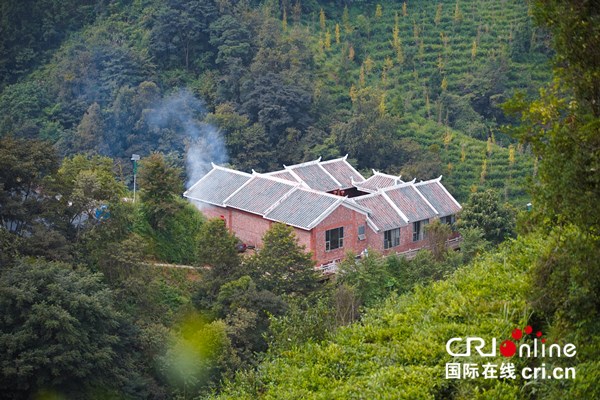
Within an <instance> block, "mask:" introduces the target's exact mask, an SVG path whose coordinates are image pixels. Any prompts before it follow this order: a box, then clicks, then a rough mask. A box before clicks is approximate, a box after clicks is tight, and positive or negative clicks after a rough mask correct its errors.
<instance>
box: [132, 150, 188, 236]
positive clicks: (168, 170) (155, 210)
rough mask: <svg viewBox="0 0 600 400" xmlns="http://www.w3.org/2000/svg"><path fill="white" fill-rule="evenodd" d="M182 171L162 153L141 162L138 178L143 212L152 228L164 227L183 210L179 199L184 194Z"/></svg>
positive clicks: (152, 155) (153, 154) (154, 154)
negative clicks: (169, 219)
mask: <svg viewBox="0 0 600 400" xmlns="http://www.w3.org/2000/svg"><path fill="white" fill-rule="evenodd" d="M181 178H182V171H181V169H179V168H177V167H175V166H174V165H172V164H171V163H169V162H168V161H167V160H166V159H165V157H164V156H163V155H162V154H160V153H152V154H151V155H150V156H148V157H146V158H144V159H143V160H142V161H140V172H139V177H138V179H139V180H138V182H139V187H140V191H141V195H140V197H141V200H142V204H143V210H144V213H145V215H146V218H147V220H148V222H149V223H150V226H151V227H152V228H154V229H157V228H160V227H163V226H164V224H165V221H166V219H167V218H168V217H172V216H173V215H175V213H176V212H177V211H179V210H180V209H181V203H180V202H178V201H177V198H178V197H179V196H180V195H181V193H183V183H182V179H181Z"/></svg>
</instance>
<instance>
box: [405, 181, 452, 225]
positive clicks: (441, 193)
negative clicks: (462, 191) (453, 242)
mask: <svg viewBox="0 0 600 400" xmlns="http://www.w3.org/2000/svg"><path fill="white" fill-rule="evenodd" d="M441 178H442V177H441V176H440V177H439V178H438V179H432V180H430V181H425V182H419V183H417V184H415V186H416V187H417V189H418V190H419V192H421V194H423V196H425V198H426V199H427V201H429V202H430V203H431V205H432V206H433V208H435V209H436V210H437V212H438V213H439V216H440V217H445V216H447V215H452V214H456V213H457V212H459V211H460V210H461V209H462V207H461V206H460V204H458V202H457V201H456V200H455V199H454V197H452V195H451V194H450V193H449V192H448V191H447V190H446V188H445V187H444V186H443V185H442V183H441V182H440V181H441Z"/></svg>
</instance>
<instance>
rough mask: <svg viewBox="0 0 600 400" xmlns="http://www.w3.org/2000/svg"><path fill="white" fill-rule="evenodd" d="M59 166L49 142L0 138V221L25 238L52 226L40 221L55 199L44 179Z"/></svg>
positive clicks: (6, 227)
mask: <svg viewBox="0 0 600 400" xmlns="http://www.w3.org/2000/svg"><path fill="white" fill-rule="evenodd" d="M57 168H58V160H57V157H56V154H55V152H54V149H53V148H52V146H50V145H49V144H48V143H47V142H42V141H39V140H24V139H15V138H13V137H11V136H6V137H3V138H0V225H2V226H3V227H4V228H5V229H6V230H8V231H9V232H11V233H14V234H16V235H17V236H20V237H24V238H25V240H26V241H29V240H30V239H31V238H32V237H33V236H34V231H35V230H36V229H38V228H40V229H41V228H44V227H45V229H46V231H47V230H48V229H50V228H48V227H46V224H43V223H41V222H42V221H43V218H44V217H46V216H47V214H48V212H49V210H50V208H51V202H52V199H51V198H49V197H48V196H46V193H45V191H44V189H45V186H44V180H45V178H46V177H48V176H49V175H51V174H52V173H54V172H55V171H56V169H57ZM40 250H41V249H40Z"/></svg>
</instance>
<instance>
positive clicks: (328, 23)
mask: <svg viewBox="0 0 600 400" xmlns="http://www.w3.org/2000/svg"><path fill="white" fill-rule="evenodd" d="M599 30H600V8H598V7H597V5H596V4H595V2H588V1H577V0H569V1H564V0H560V1H559V0H535V1H531V2H521V1H516V0H515V1H513V0H503V1H492V0H460V1H457V0H453V1H437V0H436V1H433V0H422V1H415V2H408V1H407V2H402V1H400V2H395V1H370V0H354V1H351V0H336V1H333V0H332V1H319V0H281V1H275V0H263V1H258V0H102V1H96V2H93V1H60V0H26V1H16V0H8V1H3V2H0V310H1V311H2V312H1V313H0V393H1V397H2V398H7V399H82V400H83V399H86V400H87V399H104V398H106V399H152V400H169V399H201V398H224V399H226V398H235V399H238V398H241V399H246V398H247V399H254V398H265V399H274V398H282V399H293V398H298V399H300V398H302V399H304V398H315V399H331V398H344V399H345V398H390V399H397V398H401V399H402V398H405V399H415V398H440V399H472V398H481V399H483V398H488V399H513V398H525V399H529V400H541V399H560V400H563V399H571V398H572V399H579V398H585V399H593V398H600V392H599V391H600V388H599V386H598V384H597V382H598V381H599V380H600V362H599V361H598V360H599V358H598V356H599V349H600V339H599V338H600V335H598V332H599V331H600V257H598V255H599V254H600V212H598V204H599V203H600V175H599V174H598V170H599V169H600V141H599V138H600V78H599V77H600V50H599V49H600V32H599ZM346 153H349V160H350V161H351V162H352V163H353V164H354V165H355V166H356V167H357V168H358V169H360V170H361V171H362V172H364V173H365V174H366V175H369V174H370V168H376V169H381V170H384V171H385V172H390V173H395V174H402V175H403V179H412V178H413V177H416V178H419V179H426V178H433V177H437V176H439V175H444V185H446V186H447V187H448V189H449V190H450V192H451V193H452V194H454V195H455V196H456V197H457V198H458V200H459V201H460V202H461V204H462V205H463V209H462V211H461V212H460V214H459V215H457V221H456V223H455V224H452V226H449V225H446V224H442V223H440V222H439V221H432V223H430V224H427V227H426V228H424V234H426V235H427V237H428V243H429V248H428V249H423V250H421V251H419V252H417V253H416V254H415V255H414V258H413V259H410V260H409V259H407V258H405V257H402V256H393V255H392V256H389V257H383V256H381V255H380V254H377V252H376V251H371V249H368V250H369V251H368V252H364V253H363V254H362V255H361V256H360V257H357V256H356V255H355V254H351V253H348V254H347V255H346V258H345V259H344V260H342V261H341V262H340V264H339V265H338V267H339V269H338V273H337V274H336V275H335V276H333V277H329V278H330V279H325V277H324V276H323V275H321V274H320V273H318V272H317V271H316V270H315V265H314V264H315V262H314V259H313V258H312V257H311V255H310V254H308V253H306V251H305V250H306V248H305V247H303V246H301V245H300V244H299V242H298V239H297V238H296V236H295V235H294V230H293V229H292V228H291V227H290V226H286V225H283V224H277V223H274V224H273V225H272V226H271V227H270V229H269V230H268V231H266V233H265V234H264V236H263V238H262V246H261V247H260V248H258V249H247V250H246V251H245V252H239V250H240V245H241V243H240V241H239V239H238V238H237V237H236V236H235V235H234V233H232V232H231V231H230V229H229V228H228V227H227V226H226V224H225V222H224V221H223V220H222V219H219V218H216V219H212V220H208V219H206V218H205V216H204V215H203V214H202V213H201V212H200V211H199V210H198V209H197V208H196V207H195V206H194V205H192V204H190V203H189V202H187V201H186V200H184V199H182V198H181V194H182V193H183V191H184V190H185V188H186V187H187V186H189V184H190V183H191V182H194V180H196V179H198V178H199V177H200V176H201V175H202V174H203V173H204V172H206V170H207V168H210V162H211V161H212V162H215V163H217V164H230V165H231V166H233V167H235V168H237V169H240V170H246V171H250V170H252V169H255V170H256V171H265V170H267V169H275V168H280V167H281V164H284V163H285V164H291V163H295V162H301V161H305V160H309V159H313V158H317V157H319V156H323V157H324V158H331V157H335V156H340V155H344V154H346ZM132 154H139V155H141V160H140V161H139V163H138V164H135V167H134V166H133V165H132V163H131V161H130V157H131V156H132ZM134 170H135V171H136V175H135V176H136V190H135V191H134V192H132V189H133V182H132V179H133V172H134ZM529 201H531V204H529V205H528V207H527V208H525V207H523V205H524V203H526V202H529ZM452 229H456V230H458V231H459V232H460V235H461V236H462V242H461V243H460V251H450V250H449V249H447V248H446V246H445V243H446V239H447V238H448V237H449V235H450V234H451V230H452ZM323 236H324V237H325V238H326V234H325V235H323ZM341 239H343V238H341ZM339 243H343V241H341V240H340V242H339ZM340 246H342V245H341V244H340ZM242 247H243V246H242ZM525 326H527V327H528V328H529V332H528V329H527V328H525ZM530 326H534V327H535V329H536V330H539V332H540V334H539V335H537V332H536V331H534V330H533V329H531V327H530ZM515 328H523V332H525V335H524V336H523V332H521V331H520V330H519V331H518V332H516V331H515ZM542 332H543V335H542ZM536 335H537V336H536ZM456 336H459V337H467V336H481V337H482V338H486V339H487V338H490V337H497V338H499V339H500V338H509V337H512V338H514V339H515V340H517V337H519V338H522V339H523V342H528V343H530V342H531V341H533V340H536V337H537V338H540V341H542V339H541V337H542V336H543V340H546V339H547V340H548V341H549V344H550V342H551V343H560V344H564V343H571V344H574V346H575V347H576V354H575V355H574V356H573V357H570V356H569V357H562V358H545V357H543V356H542V357H537V356H533V357H520V355H519V357H518V358H517V357H514V358H510V360H512V361H513V362H514V364H515V365H516V367H517V368H525V367H529V368H535V367H543V366H544V364H545V365H546V367H547V368H550V367H560V368H563V367H569V368H574V369H575V371H576V375H577V376H576V377H573V379H564V380H561V379H552V380H548V379H537V378H533V379H526V378H525V377H522V376H515V378H514V379H513V378H507V377H501V378H499V379H485V378H484V377H472V379H471V378H469V379H463V380H457V379H450V378H446V376H445V375H444V373H445V372H447V370H445V364H446V363H448V362H451V361H457V360H455V359H453V358H452V357H451V356H450V354H449V352H448V351H446V350H447V349H446V348H445V345H446V343H447V342H448V340H449V339H451V338H453V337H456ZM534 336H535V337H534ZM518 340H521V339H518ZM520 343H521V342H520ZM542 343H543V342H542ZM501 346H502V345H501ZM472 347H474V344H472ZM498 350H499V351H500V352H501V353H502V347H499V348H498ZM474 354H475V353H473V356H471V357H469V358H467V359H465V361H467V362H473V363H480V364H483V363H484V362H485V360H483V359H481V357H479V356H475V355H474ZM453 357H454V356H453ZM456 357H459V358H460V355H458V356H456ZM502 357H505V355H504V353H503V355H502ZM507 359H508V358H501V357H500V356H498V357H497V358H494V359H493V361H494V362H498V363H501V362H502V360H505V361H506V360H507ZM487 360H490V359H487ZM476 378H477V379H476Z"/></svg>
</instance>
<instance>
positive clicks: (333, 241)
mask: <svg viewBox="0 0 600 400" xmlns="http://www.w3.org/2000/svg"><path fill="white" fill-rule="evenodd" d="M334 232H336V235H337V237H336V236H333V237H332V235H334ZM334 246H335V247H334ZM342 248H344V227H343V226H340V227H338V228H333V229H328V230H326V231H325V251H333V250H337V249H342Z"/></svg>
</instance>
